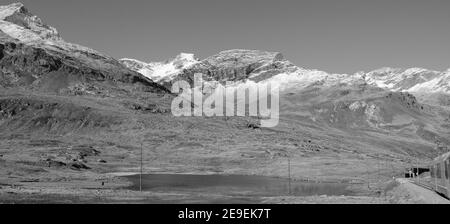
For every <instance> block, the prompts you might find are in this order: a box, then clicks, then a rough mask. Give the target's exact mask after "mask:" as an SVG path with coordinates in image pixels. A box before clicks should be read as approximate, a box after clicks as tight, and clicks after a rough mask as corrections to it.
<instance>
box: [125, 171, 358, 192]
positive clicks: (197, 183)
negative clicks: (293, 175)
mask: <svg viewBox="0 0 450 224" xmlns="http://www.w3.org/2000/svg"><path fill="white" fill-rule="evenodd" d="M126 178H127V179H128V180H129V181H131V182H132V183H133V185H132V186H131V187H130V188H129V189H131V190H139V175H133V176H127V177H126ZM348 187H349V184H345V183H312V182H305V181H295V180H292V181H291V194H290V195H293V196H314V195H328V196H340V195H353V194H354V192H352V191H351V190H349V189H348ZM142 190H143V191H154V192H198V193H202V192H208V193H219V194H224V195H231V196H269V197H270V196H286V195H289V181H288V179H282V178H274V177H265V176H243V175H189V174H186V175H185V174H144V175H143V176H142Z"/></svg>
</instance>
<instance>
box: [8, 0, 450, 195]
mask: <svg viewBox="0 0 450 224" xmlns="http://www.w3.org/2000/svg"><path fill="white" fill-rule="evenodd" d="M195 73H203V74H204V78H205V79H206V80H207V81H210V82H218V83H220V84H223V85H225V84H226V82H227V81H233V82H235V84H234V85H236V86H239V85H258V84H261V83H274V84H277V86H279V88H280V90H281V99H280V104H281V105H280V112H281V117H280V124H279V125H278V126H277V127H274V128H260V127H259V126H258V121H257V120H256V121H255V118H252V117H174V116H172V114H171V112H170V105H171V102H172V99H173V97H174V94H172V93H170V92H169V89H170V88H171V85H172V83H173V82H175V81H177V80H187V81H190V82H192V80H193V75H194V74H195ZM449 94H450V84H449V71H446V72H436V71H429V70H425V69H408V70H401V69H381V70H377V71H373V72H368V73H365V72H360V73H356V74H352V75H347V74H329V73H326V72H322V71H318V70H309V69H305V68H301V67H297V66H296V65H294V64H292V63H291V62H289V61H288V60H287V59H285V58H284V57H283V55H282V54H281V53H274V52H265V51H258V50H228V51H223V52H219V53H218V54H216V55H213V56H211V57H208V58H206V59H204V60H198V59H196V58H194V56H193V55H191V54H180V55H179V56H177V57H175V58H174V59H170V60H167V61H166V62H151V63H145V62H140V61H137V60H134V59H121V60H116V59H114V58H112V57H110V56H107V55H104V54H102V53H100V52H97V51H95V50H92V49H89V48H87V47H83V46H79V45H77V44H72V43H67V42H65V41H64V40H63V39H62V35H61V34H59V33H58V31H57V30H56V29H55V28H52V27H51V26H48V25H46V24H45V23H44V22H43V21H42V20H41V19H39V18H38V17H37V16H35V15H33V14H32V13H31V12H30V11H29V10H27V9H26V8H25V7H24V6H23V4H20V3H16V4H11V5H7V6H1V7H0V202H30V201H32V202H33V201H34V202H63V203H64V202H127V201H128V202H130V201H131V202H136V201H138V202H142V201H144V202H145V201H146V200H154V199H155V200H156V199H157V201H158V200H162V198H165V199H166V200H167V201H169V202H170V201H171V200H174V199H176V198H186V200H187V201H196V200H198V198H197V197H200V196H199V195H195V194H182V195H181V194H180V193H179V192H167V193H164V194H157V193H154V192H147V193H139V192H133V191H130V190H125V189H124V188H125V187H127V186H129V185H130V183H129V182H128V181H127V180H126V179H124V178H122V177H121V174H123V173H135V172H138V171H139V163H140V153H141V152H140V151H141V148H142V149H143V158H144V171H145V172H146V173H191V174H192V173H195V174H211V173H213V174H244V175H263V176H273V177H286V176H287V160H288V158H289V159H290V164H291V172H292V177H293V178H295V179H299V180H308V181H319V182H320V181H329V182H346V183H355V184H356V185H355V188H356V189H357V192H359V195H358V196H354V197H351V198H346V197H342V198H341V197H338V198H337V199H336V198H331V199H330V200H332V201H334V202H336V200H337V202H339V201H344V202H345V201H346V200H348V201H358V202H363V203H364V202H370V201H374V202H384V199H382V198H380V195H379V193H380V192H383V191H384V190H385V189H388V186H389V183H390V181H391V180H392V177H393V176H399V175H402V173H403V171H404V169H405V168H406V167H409V166H411V164H413V163H414V164H417V163H419V164H422V165H425V164H426V163H427V162H428V161H429V160H430V159H431V158H433V157H434V156H436V155H438V154H440V153H442V152H444V151H446V150H448V147H447V146H448V145H449V144H450V142H449V140H448V139H450V138H449V137H450V131H449V127H450V109H449V105H450V100H449V99H450V98H449ZM180 195H181V196H180ZM202 197H203V196H202ZM210 197H211V198H221V197H223V195H214V194H212V193H211V194H210ZM202 200H203V198H202V199H201V200H200V201H202ZM271 200H272V199H271ZM273 200H274V201H278V199H273ZM289 200H293V201H296V200H295V199H292V198H290V199H289ZM305 200H311V198H306V199H304V200H303V199H301V200H297V201H305ZM207 201H208V200H207ZM319 201H325V202H326V201H329V200H325V199H323V198H322V199H320V200H319ZM247 202H248V201H247Z"/></svg>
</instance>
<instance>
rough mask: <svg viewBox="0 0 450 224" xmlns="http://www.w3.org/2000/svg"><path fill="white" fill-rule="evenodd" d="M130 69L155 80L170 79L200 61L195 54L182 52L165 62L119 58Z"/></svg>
mask: <svg viewBox="0 0 450 224" xmlns="http://www.w3.org/2000/svg"><path fill="white" fill-rule="evenodd" d="M119 61H120V62H122V64H124V65H125V66H127V67H128V68H129V69H131V70H134V71H136V72H139V73H141V74H142V75H144V76H146V77H148V78H150V79H152V80H153V81H155V82H161V81H166V80H167V81H169V80H171V79H172V78H174V77H175V76H177V75H178V74H179V73H180V72H181V71H182V70H183V69H186V68H188V67H190V66H192V65H194V64H196V63H198V62H199V61H198V60H197V59H196V58H195V56H194V54H187V53H181V54H179V55H177V56H176V57H175V58H173V59H170V60H167V61H165V62H150V63H145V62H142V61H139V60H136V59H129V58H123V59H120V60H119Z"/></svg>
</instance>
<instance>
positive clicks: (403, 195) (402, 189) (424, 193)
mask: <svg viewBox="0 0 450 224" xmlns="http://www.w3.org/2000/svg"><path fill="white" fill-rule="evenodd" d="M397 182H398V183H399V186H397V187H396V188H395V189H394V190H393V191H392V192H391V193H390V196H391V198H390V202H391V203H400V204H450V201H449V200H447V199H446V198H444V197H442V196H440V195H439V194H437V193H435V192H433V191H430V190H428V189H425V188H423V187H420V186H417V185H415V184H413V183H411V182H410V181H409V180H408V179H404V178H399V179H397Z"/></svg>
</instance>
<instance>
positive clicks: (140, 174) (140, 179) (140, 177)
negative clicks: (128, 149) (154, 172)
mask: <svg viewBox="0 0 450 224" xmlns="http://www.w3.org/2000/svg"><path fill="white" fill-rule="evenodd" d="M142 154H143V150H142V142H141V172H140V173H139V191H140V192H142V157H143V155H142Z"/></svg>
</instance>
